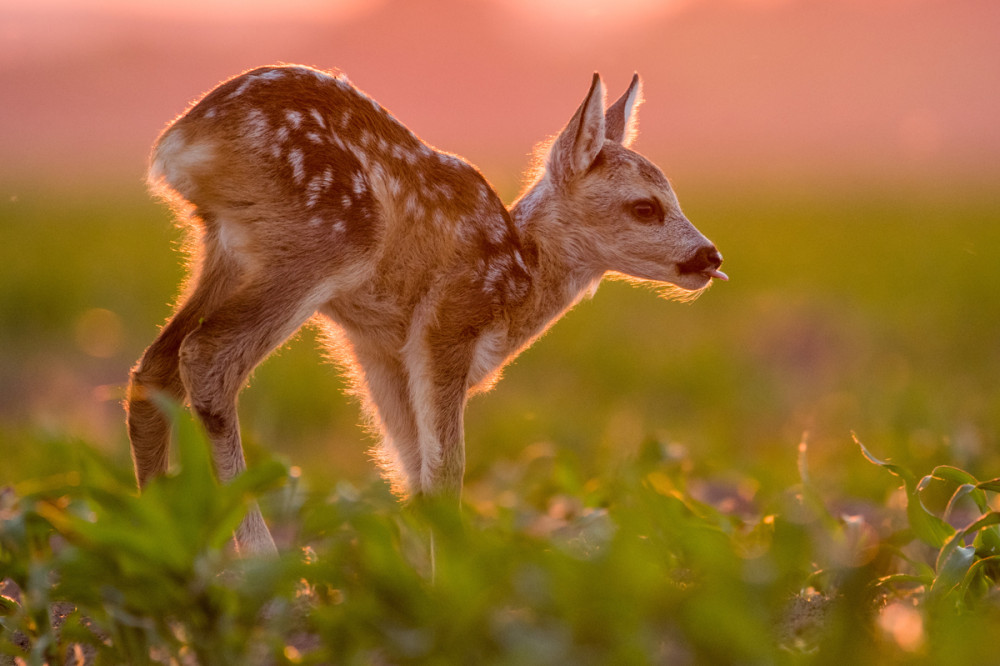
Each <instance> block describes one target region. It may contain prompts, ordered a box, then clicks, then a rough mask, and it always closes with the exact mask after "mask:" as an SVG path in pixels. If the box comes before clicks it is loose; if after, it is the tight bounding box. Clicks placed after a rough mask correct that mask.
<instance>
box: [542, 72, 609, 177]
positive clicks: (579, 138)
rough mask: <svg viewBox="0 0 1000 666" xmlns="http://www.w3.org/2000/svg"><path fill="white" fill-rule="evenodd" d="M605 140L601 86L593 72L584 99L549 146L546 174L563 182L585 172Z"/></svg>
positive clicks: (598, 77)
mask: <svg viewBox="0 0 1000 666" xmlns="http://www.w3.org/2000/svg"><path fill="white" fill-rule="evenodd" d="M604 140H605V128H604V84H603V83H602V82H601V77H600V75H599V74H598V73H597V72H594V79H593V81H592V82H591V84H590V92H588V93H587V98H586V99H585V100H583V104H581V105H580V108H579V109H577V110H576V114H574V116H573V118H572V119H571V120H570V121H569V123H568V124H567V125H566V127H564V128H563V131H562V132H560V133H559V136H558V137H556V140H555V142H554V143H553V144H552V149H551V150H550V151H549V159H548V169H549V173H551V174H552V176H553V178H555V179H556V181H559V182H566V181H568V180H569V179H571V178H573V177H574V176H576V175H579V174H581V173H583V172H585V171H586V170H587V169H589V168H590V165H591V164H593V163H594V160H595V159H596V158H597V154H598V153H599V152H601V148H602V147H603V146H604Z"/></svg>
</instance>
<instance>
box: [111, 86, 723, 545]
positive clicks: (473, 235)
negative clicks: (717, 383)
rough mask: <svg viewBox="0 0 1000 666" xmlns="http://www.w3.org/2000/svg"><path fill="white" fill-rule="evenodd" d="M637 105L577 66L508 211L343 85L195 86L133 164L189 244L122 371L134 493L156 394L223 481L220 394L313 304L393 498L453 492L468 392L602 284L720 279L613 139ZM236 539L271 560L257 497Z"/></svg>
mask: <svg viewBox="0 0 1000 666" xmlns="http://www.w3.org/2000/svg"><path fill="white" fill-rule="evenodd" d="M641 99H642V95H641V91H640V83H639V77H638V75H637V76H635V77H634V78H633V79H632V83H631V85H630V86H629V88H628V90H627V91H626V92H625V94H624V95H623V96H622V97H621V99H619V100H618V101H616V102H615V103H614V104H612V105H611V106H610V107H609V108H608V109H607V110H605V108H604V103H605V95H604V85H603V84H602V82H601V79H600V77H599V76H598V75H597V74H595V75H594V78H593V82H592V83H591V86H590V91H589V92H588V93H587V97H586V99H584V101H583V104H582V105H581V106H580V108H579V109H578V110H577V111H576V113H575V114H574V115H573V117H572V119H571V120H570V121H569V124H568V125H566V127H565V128H564V129H563V130H562V132H561V133H560V134H559V135H558V136H557V137H556V138H555V140H554V141H553V142H552V143H551V145H550V146H549V147H548V149H547V153H545V156H544V160H543V161H542V162H541V163H540V164H539V168H538V169H537V172H536V173H535V174H534V178H533V182H532V184H531V185H530V186H529V187H528V188H527V189H526V191H525V192H524V193H523V194H522V195H521V196H520V198H519V199H518V200H517V201H516V202H515V203H514V204H513V205H512V206H511V207H510V208H509V209H508V208H505V207H504V205H503V203H502V202H501V201H500V198H499V197H498V196H497V194H496V192H494V190H493V189H492V188H491V187H490V185H489V184H488V183H487V182H486V180H485V179H484V178H483V176H482V175H481V174H480V173H479V172H478V171H477V170H476V169H475V168H474V167H473V166H471V165H470V164H468V163H467V162H465V161H463V160H461V159H459V158H457V157H455V156H453V155H449V154H447V153H444V152H441V151H438V150H436V149H434V148H431V147H430V146H428V145H427V144H425V143H424V142H423V141H421V140H420V139H419V138H418V137H417V136H416V135H414V134H413V133H412V132H410V131H409V130H408V129H407V128H406V127H404V126H403V125H402V124H401V123H400V122H399V121H397V120H396V119H395V118H394V117H393V116H392V115H390V114H389V113H388V112H387V111H386V110H385V109H383V108H381V107H380V106H379V105H378V104H377V103H375V102H374V101H372V100H371V99H369V98H368V97H366V96H365V95H364V94H363V93H362V92H360V91H359V90H358V89H357V88H354V87H353V86H352V85H351V84H350V83H349V82H348V81H347V79H346V78H345V77H344V76H343V75H332V74H329V73H326V72H323V71H319V70H315V69H311V68H308V67H301V66H280V67H263V68H259V69H255V70H252V71H249V72H246V73H244V74H242V75H240V76H237V77H235V78H233V79H231V80H229V81H227V82H225V83H223V84H221V85H220V86H218V87H217V88H215V89H214V90H212V91H211V92H209V93H208V94H207V95H205V96H204V97H203V98H202V99H201V100H200V101H199V102H197V103H196V104H194V105H193V106H192V107H191V108H190V109H188V111H187V112H186V113H184V114H183V115H181V116H180V117H179V118H177V119H176V120H175V121H174V122H173V123H172V124H171V125H170V126H169V127H167V129H166V130H165V131H164V132H163V134H162V135H161V136H160V138H159V139H158V141H157V142H156V144H155V147H154V149H153V153H152V158H151V168H150V171H149V182H150V184H151V187H152V189H153V190H154V191H156V192H158V193H159V194H160V195H161V196H163V197H165V198H168V199H170V200H171V201H172V202H173V203H174V204H175V206H176V207H177V208H178V210H179V212H180V214H181V218H182V219H185V220H189V221H190V222H191V224H190V228H191V230H192V232H193V242H192V243H191V247H192V249H193V250H194V253H193V257H192V259H193V261H192V267H193V271H192V272H193V274H192V277H191V279H190V280H189V284H188V287H187V289H186V291H185V294H184V296H183V298H182V299H181V300H180V304H179V306H178V308H177V311H176V312H175V313H174V314H173V316H172V317H171V318H170V320H169V321H168V323H167V324H166V325H165V326H164V327H163V329H162V330H161V331H160V334H159V336H158V337H157V338H156V340H154V341H153V343H152V345H150V347H149V348H148V349H147V350H146V352H145V353H144V354H143V356H142V358H141V359H140V360H139V362H138V363H137V365H136V366H135V368H134V369H133V370H132V373H131V382H130V385H129V390H128V399H127V410H128V430H129V438H130V440H131V446H132V456H133V458H134V461H135V469H136V476H137V478H138V482H139V486H140V488H141V487H142V486H144V485H145V484H146V483H147V482H148V481H149V479H150V478H151V477H153V476H154V475H156V474H161V473H163V472H164V471H165V470H166V467H167V450H168V446H169V437H170V426H169V423H168V421H167V418H166V417H165V415H164V414H163V413H162V412H161V411H160V409H159V408H158V407H157V405H156V403H155V401H154V395H156V394H161V395H163V396H166V397H168V398H170V399H173V400H176V401H183V400H185V398H186V399H187V400H188V401H189V402H190V405H191V406H192V408H193V409H194V410H195V412H196V413H197V415H198V417H199V418H200V419H201V421H202V422H203V423H204V426H205V429H206V431H207V433H208V436H209V439H210V440H211V444H212V447H213V451H212V453H213V459H214V462H215V468H216V471H217V474H218V476H219V478H220V480H221V481H222V482H225V481H227V480H229V479H232V478H233V477H234V476H236V475H238V474H239V473H240V472H241V471H242V470H244V469H245V467H246V463H245V461H244V457H243V449H242V445H241V443H240V431H239V424H238V420H237V408H236V399H237V394H238V393H239V392H240V389H241V388H242V387H243V385H244V384H245V382H246V381H247V377H248V375H249V373H250V372H251V371H252V370H253V369H254V367H255V366H257V364H259V363H260V362H261V361H262V360H263V359H264V358H265V357H266V356H267V355H268V354H269V353H270V352H271V351H272V350H274V349H275V348H276V347H278V346H279V345H281V344H282V343H283V342H284V341H285V340H286V339H288V338H289V337H290V336H291V335H292V334H294V333H295V332H296V330H298V328H299V327H300V326H302V325H303V324H304V323H305V322H306V321H307V320H309V319H310V318H312V317H314V316H317V315H318V317H317V318H318V320H319V321H321V322H322V323H323V324H324V325H325V326H326V328H327V329H328V332H329V336H328V337H329V344H330V349H331V351H332V354H333V356H334V358H335V359H337V361H338V362H339V363H340V364H342V365H343V366H344V368H345V370H346V372H348V374H349V376H350V378H351V379H352V382H353V386H354V391H355V392H356V394H357V395H359V396H360V398H361V402H362V403H363V407H364V410H365V412H366V414H367V416H368V418H369V419H370V421H371V423H372V426H373V427H374V428H376V429H377V430H378V432H379V433H380V435H381V443H380V445H379V447H378V450H377V456H378V459H379V461H380V462H381V464H382V465H383V467H384V468H385V470H386V473H387V475H388V476H389V478H390V479H391V480H392V483H393V484H394V488H395V489H396V490H397V491H398V492H400V493H401V494H410V495H420V494H440V493H445V494H449V495H454V496H456V497H457V496H458V495H459V493H460V491H461V487H462V475H463V473H464V466H465V444H464V436H463V412H464V409H465V403H466V400H467V398H468V396H469V394H470V392H474V391H477V390H484V389H487V388H489V387H490V386H492V384H493V383H494V382H495V381H496V380H497V379H498V376H499V373H500V370H501V368H502V367H503V366H504V364H506V363H507V362H508V361H510V360H511V359H512V358H514V357H515V356H516V355H517V354H518V353H519V352H520V351H521V350H522V349H524V348H525V347H527V346H528V345H529V344H530V343H531V342H532V341H533V340H534V339H536V338H537V337H538V336H539V335H541V334H542V333H543V332H544V331H545V329H546V328H547V327H548V326H549V325H550V324H551V323H552V322H553V321H554V320H555V319H557V318H558V317H559V316H560V315H561V314H563V313H564V312H565V311H566V310H568V309H569V308H570V307H572V306H573V305H574V304H575V303H576V302H577V301H578V300H580V298H581V297H582V296H583V295H584V294H586V293H588V292H589V291H591V290H593V289H594V288H596V286H597V284H598V283H599V282H600V280H601V278H602V277H603V276H604V275H605V274H607V273H609V272H613V273H616V274H621V275H624V276H628V277H630V278H634V279H637V280H649V281H655V282H661V283H669V284H672V285H676V286H677V287H680V288H681V290H684V291H695V290H700V289H703V288H704V287H706V286H707V285H708V283H709V282H710V281H711V279H712V278H718V279H722V280H725V279H727V278H726V275H725V274H724V273H722V272H720V271H719V270H718V269H719V266H720V265H721V263H722V256H721V255H720V254H719V252H718V251H717V250H716V249H715V246H714V245H712V243H711V242H710V241H709V240H708V239H706V238H705V237H704V236H703V235H702V234H700V233H699V232H698V230H697V229H695V228H694V226H692V225H691V223H690V222H688V220H687V219H686V218H685V217H684V215H683V214H682V213H681V210H680V208H679V206H678V203H677V199H676V197H675V196H674V193H673V191H672V190H671V188H670V185H669V183H668V182H667V179H666V178H665V177H664V176H663V173H662V172H661V171H660V170H659V169H658V168H657V167H656V166H654V165H653V164H652V163H651V162H649V161H648V160H646V159H645V158H644V157H642V156H641V155H639V154H638V153H636V152H633V151H632V150H630V148H629V146H630V145H631V144H632V141H633V139H634V138H635V134H636V110H637V108H638V106H639V103H640V101H641ZM236 542H237V545H238V547H239V548H240V549H241V551H243V552H245V553H268V552H274V550H275V546H274V542H273V541H272V539H271V535H270V533H269V532H268V530H267V527H266V526H265V524H264V521H263V518H262V517H261V515H260V512H259V510H258V509H257V508H256V507H251V509H250V510H249V512H248V514H247V516H246V517H245V518H244V519H243V522H242V523H241V524H240V526H239V528H238V530H237V533H236Z"/></svg>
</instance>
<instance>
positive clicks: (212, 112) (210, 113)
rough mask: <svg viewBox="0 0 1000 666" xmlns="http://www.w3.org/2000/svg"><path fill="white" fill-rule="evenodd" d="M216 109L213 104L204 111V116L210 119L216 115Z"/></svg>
mask: <svg viewBox="0 0 1000 666" xmlns="http://www.w3.org/2000/svg"><path fill="white" fill-rule="evenodd" d="M216 113H217V109H216V108H215V107H214V106H213V107H212V108H211V109H209V110H208V111H206V112H205V117H206V118H208V119H209V120H211V119H212V118H214V117H215V116H216Z"/></svg>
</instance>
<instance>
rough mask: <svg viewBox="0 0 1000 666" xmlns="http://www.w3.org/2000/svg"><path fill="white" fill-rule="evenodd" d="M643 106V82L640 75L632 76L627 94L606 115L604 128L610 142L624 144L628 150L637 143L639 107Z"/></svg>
mask: <svg viewBox="0 0 1000 666" xmlns="http://www.w3.org/2000/svg"><path fill="white" fill-rule="evenodd" d="M640 104H642V81H641V80H640V79H639V75H638V74H634V75H633V76H632V83H630V84H629V87H628V90H626V91H625V94H624V95H622V96H621V97H619V98H618V101H617V102H615V103H614V104H612V105H611V106H609V107H608V110H607V112H606V113H605V114H604V127H605V128H606V132H607V134H606V136H607V138H608V140H610V141H615V142H617V143H620V144H622V145H623V146H625V147H626V148H628V147H629V146H631V145H632V142H633V141H635V136H636V134H638V133H639V113H638V111H639V105H640Z"/></svg>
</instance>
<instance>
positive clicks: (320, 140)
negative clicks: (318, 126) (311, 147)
mask: <svg viewBox="0 0 1000 666" xmlns="http://www.w3.org/2000/svg"><path fill="white" fill-rule="evenodd" d="M306 138H307V139H309V140H310V141H312V142H313V143H317V144H318V143H323V137H321V136H320V135H319V134H317V133H316V132H306Z"/></svg>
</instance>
